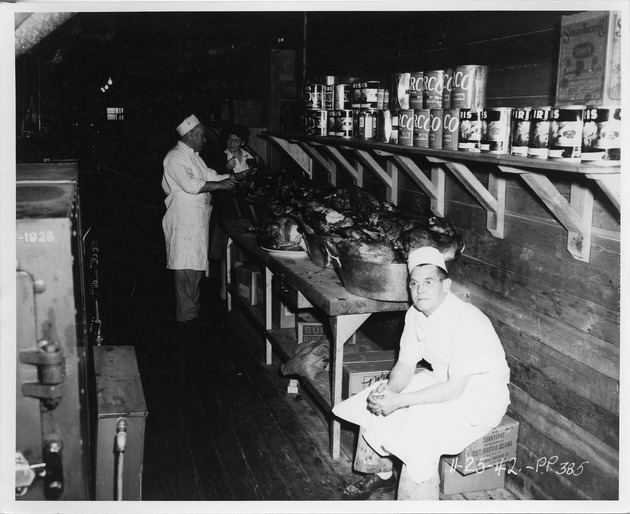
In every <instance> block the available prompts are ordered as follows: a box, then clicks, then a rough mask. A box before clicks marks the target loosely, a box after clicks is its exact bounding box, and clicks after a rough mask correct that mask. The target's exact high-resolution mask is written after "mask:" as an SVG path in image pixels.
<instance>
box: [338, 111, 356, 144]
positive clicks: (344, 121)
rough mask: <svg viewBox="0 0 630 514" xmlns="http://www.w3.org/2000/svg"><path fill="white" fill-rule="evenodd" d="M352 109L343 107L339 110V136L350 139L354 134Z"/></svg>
mask: <svg viewBox="0 0 630 514" xmlns="http://www.w3.org/2000/svg"><path fill="white" fill-rule="evenodd" d="M352 129H353V126H352V110H351V109H342V110H340V111H337V136H338V137H343V138H346V139H349V138H351V137H352V136H353V134H354V131H353V130H352Z"/></svg>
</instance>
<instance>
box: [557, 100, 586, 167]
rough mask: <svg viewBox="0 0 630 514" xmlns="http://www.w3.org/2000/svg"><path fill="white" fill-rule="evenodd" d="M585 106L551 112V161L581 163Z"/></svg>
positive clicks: (563, 108) (567, 107) (566, 107)
mask: <svg viewBox="0 0 630 514" xmlns="http://www.w3.org/2000/svg"><path fill="white" fill-rule="evenodd" d="M584 109H585V106H584V105H567V106H564V107H556V108H554V109H552V110H551V122H550V125H549V159H557V160H560V161H568V162H580V157H581V155H582V131H583V129H584Z"/></svg>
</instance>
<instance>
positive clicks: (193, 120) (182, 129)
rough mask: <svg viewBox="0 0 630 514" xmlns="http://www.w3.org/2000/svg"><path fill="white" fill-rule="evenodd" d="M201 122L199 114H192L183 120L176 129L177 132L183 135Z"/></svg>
mask: <svg viewBox="0 0 630 514" xmlns="http://www.w3.org/2000/svg"><path fill="white" fill-rule="evenodd" d="M199 123H200V121H199V120H198V119H197V116H195V115H194V114H191V115H190V116H188V118H186V119H185V120H184V121H182V122H181V123H180V124H179V125H178V126H177V128H176V129H175V130H177V133H178V134H179V135H180V136H183V135H184V134H186V133H188V132H189V131H190V130H192V129H193V128H195V127H196V126H197V125H199Z"/></svg>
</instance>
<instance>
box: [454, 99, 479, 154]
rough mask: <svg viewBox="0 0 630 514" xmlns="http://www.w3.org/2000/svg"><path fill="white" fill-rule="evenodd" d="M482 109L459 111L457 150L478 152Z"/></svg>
mask: <svg viewBox="0 0 630 514" xmlns="http://www.w3.org/2000/svg"><path fill="white" fill-rule="evenodd" d="M482 116H483V109H476V108H467V109H460V110H459V142H458V144H457V149H458V150H464V151H466V152H479V151H480V145H481V118H482Z"/></svg>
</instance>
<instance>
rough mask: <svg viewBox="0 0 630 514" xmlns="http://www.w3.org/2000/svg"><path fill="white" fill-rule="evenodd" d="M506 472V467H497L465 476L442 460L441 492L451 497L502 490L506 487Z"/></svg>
mask: <svg viewBox="0 0 630 514" xmlns="http://www.w3.org/2000/svg"><path fill="white" fill-rule="evenodd" d="M505 471H506V466H500V467H499V466H497V467H496V468H494V467H492V468H485V469H483V470H481V471H480V472H475V473H472V474H470V475H466V476H464V475H462V474H460V473H458V472H457V471H456V470H455V468H453V467H451V466H450V465H449V464H448V462H447V461H446V460H444V459H442V460H440V467H439V472H440V492H441V493H442V494H446V495H450V494H461V493H472V492H474V491H485V490H487V489H501V488H502V487H503V486H504V485H505Z"/></svg>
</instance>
